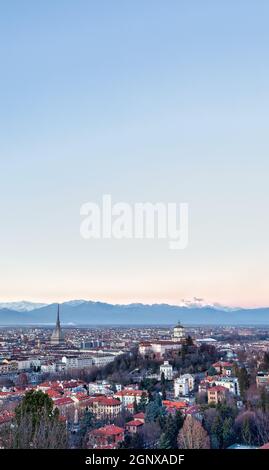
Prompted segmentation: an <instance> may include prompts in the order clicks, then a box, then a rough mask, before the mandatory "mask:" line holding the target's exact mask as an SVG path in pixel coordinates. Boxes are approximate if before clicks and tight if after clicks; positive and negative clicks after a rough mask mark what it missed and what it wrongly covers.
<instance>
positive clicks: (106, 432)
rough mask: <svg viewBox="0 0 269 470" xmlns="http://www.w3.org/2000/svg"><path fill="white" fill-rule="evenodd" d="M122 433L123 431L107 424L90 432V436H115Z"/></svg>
mask: <svg viewBox="0 0 269 470" xmlns="http://www.w3.org/2000/svg"><path fill="white" fill-rule="evenodd" d="M122 433H124V429H123V428H120V427H119V426H115V424H108V425H107V426H104V427H102V428H99V429H94V430H93V431H91V434H93V435H94V436H116V435H118V434H122Z"/></svg>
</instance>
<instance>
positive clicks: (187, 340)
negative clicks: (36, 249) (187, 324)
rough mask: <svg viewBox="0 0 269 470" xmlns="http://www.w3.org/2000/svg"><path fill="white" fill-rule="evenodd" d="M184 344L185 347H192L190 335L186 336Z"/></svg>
mask: <svg viewBox="0 0 269 470" xmlns="http://www.w3.org/2000/svg"><path fill="white" fill-rule="evenodd" d="M185 343H186V345H187V346H193V339H192V337H191V336H190V335H188V336H187V338H186V339H185Z"/></svg>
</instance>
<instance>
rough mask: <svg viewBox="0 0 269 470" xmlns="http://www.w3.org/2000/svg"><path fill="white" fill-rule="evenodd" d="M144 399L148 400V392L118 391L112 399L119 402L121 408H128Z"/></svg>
mask: <svg viewBox="0 0 269 470" xmlns="http://www.w3.org/2000/svg"><path fill="white" fill-rule="evenodd" d="M143 396H144V397H145V398H146V400H148V392H147V391H146V390H127V389H124V390H120V391H119V392H117V393H115V394H114V398H117V399H118V400H120V401H121V402H122V404H123V406H128V405H131V404H133V403H137V404H138V403H139V402H140V401H141V399H142V397H143Z"/></svg>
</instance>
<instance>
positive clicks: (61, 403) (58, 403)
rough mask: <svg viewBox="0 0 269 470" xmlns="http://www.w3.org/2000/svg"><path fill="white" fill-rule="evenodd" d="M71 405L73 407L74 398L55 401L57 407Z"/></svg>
mask: <svg viewBox="0 0 269 470" xmlns="http://www.w3.org/2000/svg"><path fill="white" fill-rule="evenodd" d="M71 404H72V405H73V404H74V402H73V400H72V398H69V397H62V398H58V399H57V400H55V401H54V405H55V406H64V405H71Z"/></svg>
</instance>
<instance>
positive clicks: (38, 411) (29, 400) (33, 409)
mask: <svg viewBox="0 0 269 470" xmlns="http://www.w3.org/2000/svg"><path fill="white" fill-rule="evenodd" d="M25 415H27V416H30V417H31V420H32V423H33V427H34V428H35V426H37V425H38V424H39V423H40V420H41V419H43V418H44V416H47V417H48V418H51V419H53V418H57V417H58V416H59V410H58V409H56V410H53V401H52V399H51V398H50V397H49V396H48V395H47V394H46V393H43V392H42V391H41V390H38V391H36V390H30V391H29V392H26V394H25V395H24V398H23V400H22V402H21V403H20V405H18V406H17V408H16V409H15V418H16V421H17V423H18V424H19V423H20V421H21V419H22V417H23V416H25Z"/></svg>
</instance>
